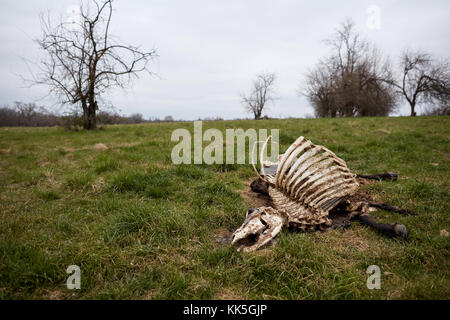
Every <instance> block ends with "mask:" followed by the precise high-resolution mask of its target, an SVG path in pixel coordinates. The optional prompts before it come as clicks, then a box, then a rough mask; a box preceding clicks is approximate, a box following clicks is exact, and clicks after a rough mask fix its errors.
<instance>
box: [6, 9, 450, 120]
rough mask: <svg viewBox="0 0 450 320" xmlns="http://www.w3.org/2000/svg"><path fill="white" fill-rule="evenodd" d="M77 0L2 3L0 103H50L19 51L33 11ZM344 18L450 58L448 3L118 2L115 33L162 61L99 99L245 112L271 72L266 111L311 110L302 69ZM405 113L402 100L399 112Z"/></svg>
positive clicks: (185, 114)
mask: <svg viewBox="0 0 450 320" xmlns="http://www.w3.org/2000/svg"><path fill="white" fill-rule="evenodd" d="M77 3H78V2H77V1H76V0H63V1H61V0H21V1H17V0H1V5H0V6H1V10H0V24H1V28H0V43H1V45H0V74H1V77H0V105H3V104H10V105H11V104H12V103H13V102H14V101H16V100H19V101H24V102H37V103H38V104H43V105H51V104H54V102H55V101H54V100H52V99H49V98H46V99H44V100H39V99H40V98H42V97H43V96H45V94H46V88H45V87H33V88H31V89H30V88H25V85H24V83H23V81H22V80H21V78H20V75H23V76H27V74H28V73H29V71H28V68H27V66H26V64H25V63H24V62H23V61H22V60H21V58H20V57H25V58H27V59H30V60H35V59H36V57H37V56H38V54H39V52H38V49H37V47H36V45H35V43H34V42H33V41H32V38H36V37H38V36H39V35H40V24H39V13H41V12H46V11H48V10H50V12H51V13H52V14H53V15H54V16H55V17H56V16H58V15H59V14H62V13H64V14H66V13H67V12H69V11H70V8H71V7H73V6H74V5H77ZM371 6H376V8H379V12H380V23H379V28H376V24H375V25H374V24H373V23H372V24H370V21H373V20H371V19H370V18H371V17H373V14H371V13H370V9H369V8H370V7H371ZM368 10H369V12H368ZM346 17H349V18H352V19H353V20H354V21H355V23H356V28H357V30H358V31H359V32H360V33H362V34H363V35H364V36H365V37H366V39H368V40H369V41H372V42H374V43H375V44H376V45H377V46H378V47H379V48H380V49H382V51H383V53H384V54H385V55H388V56H390V57H391V58H394V59H396V58H398V56H399V54H400V53H401V51H402V50H403V49H404V48H411V49H423V50H427V51H428V52H430V53H432V54H433V55H435V56H437V57H440V58H449V56H450V54H449V53H450V41H449V39H450V1H448V0H442V1H411V0H404V1H376V0H373V1H361V0H355V1H319V0H317V1H300V0H297V1H294V0H271V1H262V0H222V1H219V0H189V1H182V0H127V1H125V0H117V1H116V2H115V9H114V15H113V28H112V30H111V32H112V33H113V34H115V35H117V36H119V37H120V38H121V39H122V40H123V41H125V42H127V43H130V44H133V45H141V46H142V48H143V49H149V50H150V49H153V48H156V49H157V52H158V54H159V58H158V60H156V61H154V62H153V64H152V65H150V68H151V69H152V71H154V72H156V73H157V74H158V75H159V77H151V76H149V75H145V74H143V75H142V77H140V79H138V80H136V81H135V82H134V85H133V86H132V87H131V88H129V89H127V90H126V91H124V90H121V89H118V90H114V91H113V92H111V93H110V94H109V95H107V96H106V97H105V98H106V99H107V100H109V101H110V102H112V104H113V105H114V106H115V107H116V108H117V109H118V111H120V113H121V114H131V113H136V112H139V113H142V114H143V115H144V117H145V118H148V117H159V118H163V117H165V116H166V115H172V116H173V117H174V118H176V119H198V118H199V117H201V118H205V117H216V116H217V117H222V118H225V119H232V118H238V117H239V118H242V117H250V116H251V115H249V114H247V113H246V112H245V110H244V108H243V107H242V105H241V104H240V98H239V93H240V92H242V91H248V90H249V88H250V85H251V81H252V79H253V78H254V77H255V75H256V74H257V73H259V72H262V71H268V72H275V73H276V75H277V85H276V90H277V96H278V98H279V99H278V100H276V102H275V104H274V105H272V106H270V109H269V110H268V112H267V113H268V115H269V116H275V117H288V116H293V117H302V116H305V115H307V114H313V111H312V109H311V107H310V105H309V103H308V101H307V100H306V99H305V98H304V97H301V96H299V94H298V89H299V87H300V86H301V85H302V81H303V79H304V75H305V72H307V70H308V69H309V68H312V67H314V65H315V64H316V63H317V61H318V60H319V59H320V58H322V57H324V56H326V55H327V54H328V53H329V49H328V48H327V46H326V45H325V44H324V42H323V40H324V39H325V38H328V37H329V36H330V35H331V34H332V33H333V31H334V29H335V28H336V27H338V26H339V24H340V23H341V22H342V21H343V20H344V19H345V18H346ZM368 21H369V24H368ZM371 26H372V27H371ZM373 26H375V28H374V27H373ZM408 112H409V110H408V107H407V106H402V107H401V108H400V111H399V113H398V114H402V115H406V114H408Z"/></svg>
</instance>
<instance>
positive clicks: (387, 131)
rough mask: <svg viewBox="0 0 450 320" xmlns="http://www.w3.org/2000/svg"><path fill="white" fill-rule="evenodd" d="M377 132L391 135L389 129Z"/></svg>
mask: <svg viewBox="0 0 450 320" xmlns="http://www.w3.org/2000/svg"><path fill="white" fill-rule="evenodd" d="M375 132H380V133H384V134H391V131H389V130H387V129H383V128H381V129H378V130H375Z"/></svg>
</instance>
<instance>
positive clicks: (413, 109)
mask: <svg viewBox="0 0 450 320" xmlns="http://www.w3.org/2000/svg"><path fill="white" fill-rule="evenodd" d="M415 109H416V104H415V103H411V117H415V116H416V111H415Z"/></svg>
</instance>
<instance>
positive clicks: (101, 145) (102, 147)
mask: <svg viewBox="0 0 450 320" xmlns="http://www.w3.org/2000/svg"><path fill="white" fill-rule="evenodd" d="M94 150H97V151H101V150H108V147H107V146H106V144H104V143H97V144H96V145H95V146H94Z"/></svg>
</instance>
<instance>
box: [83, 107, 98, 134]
mask: <svg viewBox="0 0 450 320" xmlns="http://www.w3.org/2000/svg"><path fill="white" fill-rule="evenodd" d="M82 106H83V128H84V129H86V130H94V129H96V128H97V119H96V115H95V111H96V110H97V104H96V103H95V102H94V103H91V102H90V103H89V105H88V104H87V103H86V102H85V101H84V102H82Z"/></svg>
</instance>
